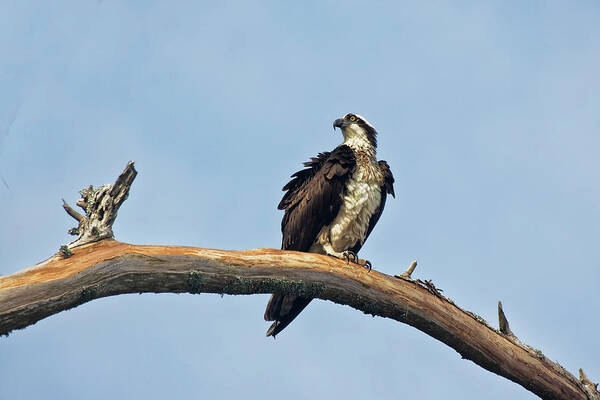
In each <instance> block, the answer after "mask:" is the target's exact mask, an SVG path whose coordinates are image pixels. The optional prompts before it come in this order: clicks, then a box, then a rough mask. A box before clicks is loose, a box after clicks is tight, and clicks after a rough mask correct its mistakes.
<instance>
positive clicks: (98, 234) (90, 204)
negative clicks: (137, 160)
mask: <svg viewBox="0 0 600 400" xmlns="http://www.w3.org/2000/svg"><path fill="white" fill-rule="evenodd" d="M136 175H137V171H136V170H135V168H134V166H133V161H130V162H129V163H127V166H126V167H125V169H124V170H123V172H121V175H119V177H118V178H117V180H116V181H115V183H114V184H112V185H102V186H100V187H99V188H96V189H94V187H93V186H92V185H90V186H89V187H87V188H84V189H82V190H80V191H79V194H81V199H79V200H78V201H77V203H76V204H77V205H78V206H79V207H81V208H82V209H83V210H84V211H85V216H84V215H81V214H79V213H78V212H77V211H75V210H74V209H73V208H71V206H69V205H68V204H67V203H66V202H65V201H64V200H63V208H64V209H65V211H66V212H67V214H69V215H70V216H71V217H73V218H74V219H75V220H76V221H77V222H78V223H79V225H78V226H77V228H73V229H70V230H69V233H70V234H73V235H78V236H77V239H76V240H74V241H72V242H71V243H69V244H68V245H67V246H68V248H69V249H72V248H74V247H77V246H81V245H84V244H87V243H91V242H96V241H98V240H102V239H107V238H112V237H113V236H114V234H113V231H112V225H113V223H114V222H115V219H116V218H117V212H118V211H119V207H121V204H123V202H124V201H125V200H126V199H127V196H128V195H129V188H130V187H131V184H132V183H133V180H134V179H135V177H136Z"/></svg>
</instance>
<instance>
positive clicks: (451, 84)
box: [0, 0, 600, 399]
mask: <svg viewBox="0 0 600 400" xmlns="http://www.w3.org/2000/svg"><path fill="white" fill-rule="evenodd" d="M599 14H600V7H599V6H598V3H597V2H593V1H582V2H576V3H574V2H553V1H549V2H541V1H531V2H462V1H459V2H442V1H439V2H438V1H435V2H377V3H372V2H360V1H348V2H332V1H320V2H302V3H294V4H291V3H289V4H286V3H284V2H256V3H252V2H241V1H240V2H206V3H202V2H180V3H177V5H174V4H173V3H169V2H155V1H143V2H142V1H140V2H134V1H132V2H128V3H124V2H115V1H112V0H104V1H71V2H62V3H61V4H53V5H49V4H48V3H47V2H17V1H5V2H2V4H1V5H0V51H1V54H3V57H2V61H1V62H0V88H1V89H2V90H0V175H1V176H2V179H3V181H4V182H0V204H2V207H0V220H1V221H2V224H1V225H0V255H1V259H2V263H0V273H1V274H9V273H12V272H16V271H18V270H20V269H22V268H25V267H28V266H31V265H33V264H35V263H37V262H39V261H42V260H44V259H45V258H47V257H48V256H50V255H51V254H52V253H54V252H55V251H57V250H58V248H59V246H60V245H61V244H64V243H66V242H68V241H69V240H70V237H68V235H67V234H66V231H67V230H68V229H69V228H70V227H72V225H73V223H72V220H71V219H70V218H69V217H68V216H67V215H66V214H65V213H64V211H63V210H62V208H61V198H65V200H67V201H68V202H71V203H74V202H75V201H76V200H77V198H78V193H77V192H78V190H79V189H81V188H83V187H85V186H87V185H89V184H94V185H100V184H104V183H111V182H113V181H114V179H115V177H116V176H117V175H118V173H119V172H120V171H121V170H122V169H123V167H124V166H125V164H126V163H127V161H129V160H135V161H136V167H137V169H138V171H139V175H138V178H137V179H136V181H135V182H134V185H133V189H132V192H131V195H130V197H129V199H128V200H127V202H126V203H125V204H124V205H123V207H122V209H121V211H120V213H119V217H118V218H117V221H116V224H115V232H116V237H117V239H118V240H121V241H125V242H130V243H137V244H179V245H190V246H198V247H209V248H224V249H249V248H256V247H275V248H277V247H279V244H280V231H279V224H280V218H281V212H279V211H277V210H276V205H277V203H278V202H279V200H280V197H281V195H282V193H281V191H280V189H281V187H282V186H283V185H284V184H285V182H286V181H287V179H288V177H289V175H290V174H291V173H293V172H295V171H296V170H297V169H299V167H300V166H301V162H303V161H306V160H307V159H308V158H309V157H311V156H314V155H315V154H316V153H318V152H320V151H325V150H330V149H332V148H333V147H335V146H336V145H337V144H339V143H340V141H341V136H340V134H339V131H338V132H337V133H334V132H333V131H332V129H331V123H332V121H333V120H334V119H336V118H338V117H340V116H341V115H344V114H346V113H348V112H356V113H359V114H361V115H363V116H364V117H366V118H367V119H368V120H369V121H370V122H371V123H372V124H373V125H374V126H375V127H376V129H377V130H378V132H379V146H380V147H379V151H378V156H379V158H380V159H385V160H387V161H388V162H389V164H390V166H391V168H392V171H393V173H394V175H395V177H396V194H397V195H396V199H395V200H392V201H389V202H388V203H387V206H386V210H385V212H384V215H383V217H382V219H381V220H380V222H379V224H378V226H377V228H376V229H375V231H374V232H373V234H372V235H371V237H370V238H369V241H368V242H367V243H366V245H365V246H364V247H363V250H362V251H361V255H362V256H363V257H366V258H368V259H370V260H371V261H372V262H373V265H374V268H375V269H377V270H379V271H382V272H385V273H388V274H395V273H399V272H402V271H403V270H404V269H405V268H406V267H407V266H408V265H409V264H410V262H411V261H412V260H413V259H416V260H417V261H418V262H419V266H418V267H417V270H416V272H415V276H416V277H417V278H421V279H432V280H433V281H434V282H435V283H436V285H438V286H439V287H440V288H442V289H443V290H444V293H445V294H446V295H447V296H449V297H451V298H452V299H454V301H455V302H456V303H457V304H459V305H461V306H462V307H464V308H466V309H469V310H471V311H473V312H476V313H477V314H479V315H481V316H483V317H484V318H485V319H486V320H488V321H489V322H490V323H491V324H493V325H495V324H496V323H497V322H496V321H497V317H496V302H497V301H498V300H502V302H503V304H504V309H505V311H506V313H507V316H508V318H509V321H510V323H511V328H512V330H513V331H514V332H515V334H516V335H517V336H519V338H520V339H521V340H523V341H524V342H526V343H528V344H529V345H531V346H533V347H535V348H539V349H541V350H542V351H543V352H544V353H545V354H546V356H548V357H549V358H551V359H553V360H556V361H558V362H560V363H561V364H562V365H563V366H564V367H565V368H567V369H568V370H569V371H571V372H572V373H576V371H577V369H578V368H580V367H583V368H584V370H585V371H586V373H587V374H588V376H589V377H590V378H591V379H592V380H596V381H597V380H599V379H600V365H599V364H598V361H597V360H598V359H600V350H599V349H598V346H597V332H598V329H599V328H600V326H599V322H598V318H597V316H596V314H597V311H598V309H599V308H600V295H598V283H599V282H600V250H599V246H598V239H599V237H600V207H599V201H598V199H599V198H600V189H599V187H598V182H599V181H600V179H599V178H600V161H599V160H598V148H600V129H599V128H600V113H599V112H598V110H600V96H599V95H598V93H600V81H599V80H598V71H599V70H600V30H599V29H598V23H597V21H598V20H599V16H600V15H599ZM267 299H268V296H266V295H260V296H258V295H257V296H244V297H242V296H237V297H233V296H227V297H223V298H221V297H220V296H213V295H199V296H192V295H149V294H148V295H127V296H117V297H112V298H106V299H101V300H96V301H93V302H91V303H88V304H85V305H84V306H81V307H79V308H77V309H74V310H70V311H68V312H63V313H61V314H59V315H56V316H53V317H51V318H48V319H45V320H43V321H41V322H39V323H37V324H36V325H34V326H32V327H29V328H27V329H25V330H23V331H18V332H15V333H13V334H11V335H10V336H9V337H8V338H2V339H0V342H1V343H0V346H1V352H0V353H1V356H0V376H1V377H2V382H3V383H2V385H0V398H17V397H18V398H22V399H37V398H40V397H42V396H43V397H46V398H61V399H75V398H81V396H82V395H83V394H85V397H86V398H89V399H104V398H107V397H110V398H115V399H120V398H132V397H133V398H141V397H144V398H147V399H162V398H165V397H167V396H169V397H171V396H172V395H175V396H177V397H183V396H197V397H198V396H210V397H211V398H239V397H240V396H242V395H243V396H246V397H249V398H255V397H259V396H260V397H262V398H272V397H275V396H285V397H286V398H290V399H304V398H309V397H310V398H321V397H326V396H328V397H330V396H335V397H341V396H344V397H346V398H351V399H354V398H355V399H362V398H381V399H388V398H390V399H392V398H398V397H405V398H413V397H417V396H418V397H419V398H430V399H434V398H440V397H444V398H464V399H479V398H482V397H485V398H487V399H505V398H507V397H508V398H514V399H533V398H536V397H535V396H534V395H533V394H531V393H529V392H527V391H525V390H524V389H523V388H521V387H520V386H517V385H516V384H513V383H512V382H510V381H507V380H506V379H504V378H500V377H498V376H496V375H494V374H492V373H490V372H487V371H485V370H483V369H481V368H479V367H477V366H475V365H474V364H473V363H471V362H469V361H465V360H461V358H460V356H459V355H458V353H456V352H455V351H454V350H452V349H450V348H448V347H447V346H445V345H444V344H442V343H440V342H438V341H436V340H434V339H432V338H430V337H428V336H426V335H425V334H423V333H421V332H419V331H417V330H415V329H413V328H412V327H409V326H406V325H401V324H398V323H396V322H394V321H391V320H385V319H382V318H371V317H370V316H365V315H363V314H362V313H360V312H357V311H355V310H352V309H350V308H348V307H342V306H339V305H336V304H333V303H329V302H324V301H319V302H313V303H312V304H311V305H310V306H309V308H307V310H306V311H305V312H304V313H303V314H302V315H301V316H300V317H299V318H298V319H297V320H296V321H295V322H294V323H293V324H292V325H291V326H290V327H289V328H288V329H287V330H286V331H285V332H284V334H282V335H280V336H279V337H278V338H277V340H276V341H273V340H271V339H266V338H265V337H264V332H265V330H266V329H267V327H268V324H267V323H265V322H264V321H263V319H262V314H263V311H264V306H265V304H266V302H267Z"/></svg>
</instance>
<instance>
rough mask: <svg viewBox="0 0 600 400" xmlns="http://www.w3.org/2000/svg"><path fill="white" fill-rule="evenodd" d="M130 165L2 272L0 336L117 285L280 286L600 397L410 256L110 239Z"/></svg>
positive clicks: (560, 389)
mask: <svg viewBox="0 0 600 400" xmlns="http://www.w3.org/2000/svg"><path fill="white" fill-rule="evenodd" d="M136 174H137V172H136V171H135V169H134V168H133V163H132V162H130V163H129V164H128V165H127V167H126V168H125V170H124V171H123V173H121V175H120V176H119V178H117V180H116V182H115V184H114V185H104V186H101V187H100V188H98V189H93V187H92V186H90V187H89V188H88V189H84V190H82V191H81V192H80V193H81V195H82V199H80V200H79V201H78V202H77V205H78V206H80V207H82V208H83V209H84V210H85V211H86V216H82V215H80V214H79V213H77V212H76V211H75V210H73V209H72V208H71V207H70V206H68V205H67V204H66V202H65V203H64V205H63V207H64V208H65V210H66V211H67V213H68V214H69V215H70V216H72V217H73V218H75V219H76V220H77V221H78V222H79V229H76V230H75V231H73V232H71V233H74V234H78V235H79V237H78V239H77V240H76V241H75V242H73V243H71V244H70V245H69V246H62V247H61V248H60V250H59V252H58V253H57V254H56V255H54V256H52V257H51V258H49V259H48V260H46V261H44V262H42V263H40V264H38V265H36V266H34V267H31V268H28V269H25V270H23V271H20V272H17V273H15V274H12V275H8V276H3V277H0V335H8V334H9V333H10V332H11V331H13V330H15V329H22V328H25V327H27V326H29V325H32V324H34V323H36V322H37V321H39V320H41V319H43V318H46V317H48V316H50V315H53V314H56V313H58V312H60V311H64V310H67V309H69V308H73V307H76V306H78V305H81V304H83V303H86V302H88V301H90V300H93V299H97V298H101V297H106V296H114V295H118V294H125V293H221V294H255V293H274V292H279V293H283V294H288V295H301V296H306V297H314V298H320V299H323V300H330V301H333V302H335V303H339V304H345V305H349V306H350V307H353V308H355V309H357V310H360V311H362V312H364V313H366V314H372V315H378V316H382V317H386V318H391V319H394V320H396V321H399V322H402V323H405V324H408V325H411V326H413V327H415V328H417V329H419V330H421V331H423V332H424V333H426V334H428V335H430V336H432V337H434V338H436V339H438V340H439V341H441V342H443V343H445V344H447V345H448V346H450V347H452V348H453V349H455V350H456V351H457V352H458V353H459V354H460V355H461V356H462V357H463V358H465V359H469V360H472V361H473V362H474V363H476V364H478V365H479V366H481V367H483V368H485V369H487V370H489V371H491V372H494V373H496V374H498V375H501V376H504V377H506V378H508V379H510V380H512V381H514V382H516V383H518V384H519V385H521V386H523V387H524V388H526V389H527V390H529V391H531V392H533V393H535V394H537V395H538V396H540V397H541V398H543V399H564V400H572V399H581V400H600V392H598V390H597V384H596V383H593V382H592V381H591V380H590V379H589V378H588V377H587V376H586V375H585V373H584V372H583V371H582V370H581V369H580V370H579V376H580V379H577V378H575V377H574V376H573V375H572V374H570V373H569V372H567V371H566V370H565V369H564V368H562V367H561V366H560V365H559V364H557V363H555V362H553V361H551V360H549V359H548V358H546V357H545V356H544V354H543V353H542V352H541V351H539V350H537V349H534V348H532V347H530V346H527V345H525V344H523V343H521V342H520V341H519V339H518V338H517V337H516V336H515V335H514V334H513V333H512V332H511V330H510V328H509V326H508V320H507V318H506V315H505V314H504V311H503V310H502V304H501V303H500V302H499V303H498V317H499V326H500V330H496V329H494V328H492V327H490V326H489V325H487V323H486V322H485V321H484V320H483V319H482V318H481V317H479V316H478V315H476V314H474V313H472V312H469V311H466V310H463V309H461V308H460V307H458V306H457V305H455V304H454V303H453V302H452V301H451V300H450V299H448V298H446V297H444V296H443V295H442V290H441V289H439V288H437V287H436V286H435V285H434V283H433V282H432V281H431V280H425V281H422V280H420V279H419V280H413V279H412V278H411V274H412V273H413V272H414V269H415V267H416V262H413V263H412V264H411V266H410V267H409V269H408V270H407V271H406V272H405V273H403V274H401V275H399V276H395V277H392V276H388V275H385V274H382V273H379V272H377V271H370V272H368V271H367V270H366V269H365V268H362V267H360V266H358V265H356V264H349V265H347V264H346V263H345V262H343V261H341V260H338V259H335V258H332V257H328V256H322V255H318V254H311V253H300V252H294V251H281V250H274V249H256V250H247V251H225V250H210V249H201V248H193V247H176V246H140V245H130V244H126V243H121V242H117V241H115V240H112V239H111V238H112V236H113V235H112V224H113V222H114V220H115V218H116V215H117V210H118V208H119V207H120V206H121V204H122V203H123V201H125V199H126V198H127V195H128V193H129V187H130V186H131V183H132V182H133V180H134V178H135V176H136ZM100 239H104V240H100Z"/></svg>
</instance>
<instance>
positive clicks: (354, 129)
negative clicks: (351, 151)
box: [333, 113, 377, 150]
mask: <svg viewBox="0 0 600 400" xmlns="http://www.w3.org/2000/svg"><path fill="white" fill-rule="evenodd" d="M335 128H340V129H341V130H342V135H344V144H347V145H349V146H350V147H370V148H372V149H373V150H374V149H375V148H377V131H375V128H373V126H372V125H371V124H370V123H369V122H368V121H367V120H366V119H364V118H363V117H361V116H360V115H358V114H352V113H350V114H346V115H345V116H344V117H342V118H338V119H336V120H335V121H334V122H333V129H334V130H335Z"/></svg>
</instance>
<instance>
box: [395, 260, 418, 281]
mask: <svg viewBox="0 0 600 400" xmlns="http://www.w3.org/2000/svg"><path fill="white" fill-rule="evenodd" d="M415 268H417V261H413V262H411V263H410V267H408V269H407V270H406V271H405V272H403V273H402V274H400V275H394V276H395V277H396V278H401V279H407V280H412V278H411V275H412V273H413V271H414V270H415Z"/></svg>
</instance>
